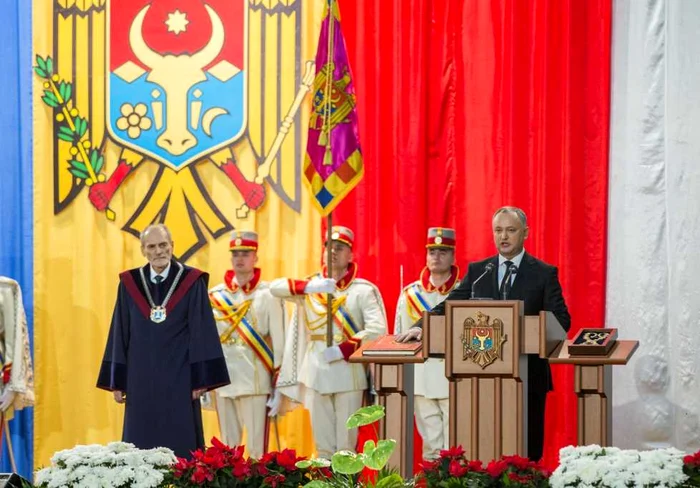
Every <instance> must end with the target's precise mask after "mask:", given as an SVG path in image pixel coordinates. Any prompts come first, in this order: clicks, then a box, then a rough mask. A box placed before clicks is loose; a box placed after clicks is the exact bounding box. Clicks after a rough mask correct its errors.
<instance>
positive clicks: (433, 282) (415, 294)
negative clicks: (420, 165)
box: [394, 227, 459, 460]
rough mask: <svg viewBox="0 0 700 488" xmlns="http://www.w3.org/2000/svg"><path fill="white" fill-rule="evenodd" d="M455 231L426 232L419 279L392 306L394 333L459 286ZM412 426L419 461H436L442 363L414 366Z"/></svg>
mask: <svg viewBox="0 0 700 488" xmlns="http://www.w3.org/2000/svg"><path fill="white" fill-rule="evenodd" d="M455 244H456V241H455V231H454V229H446V228H442V227H431V228H430V229H428V241H427V244H426V246H425V247H426V248H427V253H426V257H425V260H426V266H425V268H423V271H421V274H420V278H419V279H418V280H416V281H414V282H413V283H411V284H409V285H408V286H407V287H405V288H404V289H403V291H402V292H401V295H400V296H399V302H398V304H397V305H396V321H395V322H394V333H395V334H401V333H403V332H406V331H407V330H408V329H409V328H410V327H411V326H412V325H413V324H414V323H416V321H418V320H419V319H420V318H421V317H422V316H423V312H425V311H428V310H431V309H432V308H433V307H434V306H435V305H437V304H438V303H441V302H442V301H444V300H445V299H446V298H447V295H448V294H449V293H450V291H452V289H453V288H455V287H456V286H457V285H459V268H458V267H457V266H455V264H454V262H455V253H454V249H455ZM414 391H415V401H414V408H415V412H416V424H417V426H418V432H420V435H421V437H423V458H424V459H430V460H433V459H437V458H438V457H439V455H440V450H442V449H447V448H448V447H449V446H448V442H449V435H448V428H449V424H450V423H449V416H448V414H449V404H448V397H449V383H448V381H447V378H446V377H445V360H444V359H435V358H431V359H428V360H427V361H426V362H425V363H423V364H416V366H415V390H414Z"/></svg>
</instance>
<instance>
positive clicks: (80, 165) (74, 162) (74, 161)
mask: <svg viewBox="0 0 700 488" xmlns="http://www.w3.org/2000/svg"><path fill="white" fill-rule="evenodd" d="M70 165H71V167H73V168H75V169H77V170H79V171H82V172H84V173H86V174H87V172H88V170H87V166H86V165H85V163H83V162H82V161H78V160H77V159H71V162H70Z"/></svg>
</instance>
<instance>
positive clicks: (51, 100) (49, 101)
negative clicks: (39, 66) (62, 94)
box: [41, 92, 58, 107]
mask: <svg viewBox="0 0 700 488" xmlns="http://www.w3.org/2000/svg"><path fill="white" fill-rule="evenodd" d="M41 99H42V100H43V101H44V103H45V104H46V105H48V106H49V107H58V100H56V97H55V96H54V94H53V93H50V92H46V95H44V96H43V97H41Z"/></svg>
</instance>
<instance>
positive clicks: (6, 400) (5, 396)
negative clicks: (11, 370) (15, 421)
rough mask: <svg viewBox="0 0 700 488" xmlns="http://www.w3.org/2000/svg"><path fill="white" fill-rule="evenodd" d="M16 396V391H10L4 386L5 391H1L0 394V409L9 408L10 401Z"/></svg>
mask: <svg viewBox="0 0 700 488" xmlns="http://www.w3.org/2000/svg"><path fill="white" fill-rule="evenodd" d="M16 396H17V393H16V392H14V391H10V390H9V389H8V388H5V391H3V392H2V395H0V411H1V412H4V411H6V410H7V409H8V408H10V407H11V406H12V403H13V402H14V401H15V397H16Z"/></svg>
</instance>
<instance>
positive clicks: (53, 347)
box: [34, 0, 323, 467]
mask: <svg viewBox="0 0 700 488" xmlns="http://www.w3.org/2000/svg"><path fill="white" fill-rule="evenodd" d="M298 1H299V2H300V6H301V10H300V11H298V12H297V13H296V14H295V15H300V16H301V19H300V20H299V24H300V25H301V35H300V36H295V33H296V32H297V31H298V29H297V28H296V27H295V26H296V25H299V24H295V22H296V20H295V18H293V17H284V19H283V20H282V21H280V22H269V19H267V20H268V21H267V22H266V23H265V25H266V29H265V30H263V29H261V27H260V26H261V24H262V23H263V21H264V20H265V19H263V18H262V17H263V16H265V15H268V14H265V13H264V12H263V11H262V10H260V6H261V5H262V6H266V7H269V8H271V9H274V7H275V5H276V4H277V3H278V2H277V1H274V0H273V1H271V2H259V1H257V0H250V2H251V10H250V13H249V28H250V39H249V42H250V50H249V53H250V64H249V66H251V74H250V77H249V81H250V97H251V98H250V100H254V98H255V97H258V99H259V97H260V96H261V95H262V94H261V90H262V91H264V92H265V93H264V95H265V98H266V100H267V99H268V97H269V100H273V99H274V100H275V103H279V104H280V108H279V110H278V108H277V107H276V106H272V104H271V103H266V107H267V108H270V109H271V111H270V112H268V113H265V114H263V113H260V111H259V105H258V109H257V110H256V105H255V103H254V102H250V101H249V104H250V110H249V113H248V117H249V120H248V124H249V135H248V136H247V137H244V138H243V139H241V140H239V141H236V142H235V143H233V144H231V146H229V147H226V148H224V149H223V150H221V151H219V153H217V154H214V155H208V159H203V160H201V161H198V162H197V163H196V164H195V165H194V168H195V170H196V175H194V176H193V173H192V172H190V170H189V169H185V170H181V171H180V172H178V173H175V172H174V171H172V170H170V169H164V168H165V167H164V166H163V165H161V164H160V163H157V162H154V161H150V160H147V159H144V158H143V157H142V156H141V155H139V154H138V153H136V152H132V151H129V150H125V148H123V147H120V146H119V145H118V144H116V143H115V142H113V141H111V140H110V139H109V138H108V136H107V135H106V131H105V127H104V117H105V109H104V107H105V104H104V100H105V89H104V85H105V84H104V81H105V65H106V63H105V61H104V52H105V45H104V39H105V36H104V33H105V24H106V16H105V9H104V7H105V1H104V0H93V2H89V1H88V2H75V1H73V2H71V1H70V0H61V1H58V2H50V1H48V0H46V1H42V2H36V4H35V8H34V33H35V34H34V51H35V53H36V54H37V55H40V56H42V57H46V56H47V55H51V56H52V57H55V58H57V59H56V61H55V62H56V66H57V71H58V75H59V78H60V79H61V80H66V81H69V82H72V83H73V84H74V85H73V86H74V90H75V91H74V95H73V98H72V101H71V104H70V106H69V109H70V108H75V109H77V110H78V111H79V113H80V115H81V116H83V117H85V118H88V119H89V124H90V129H89V131H88V133H87V134H86V136H85V138H84V140H89V141H90V143H91V146H92V147H100V148H103V149H102V150H103V154H104V157H105V167H104V169H103V170H102V172H103V173H104V175H105V176H106V177H107V178H109V176H110V175H111V173H112V172H113V171H114V169H115V167H116V166H117V163H118V161H119V160H120V159H122V160H127V161H129V162H130V164H131V165H132V166H133V170H132V172H131V173H130V175H129V176H128V178H127V179H126V180H125V182H124V183H123V184H122V185H121V186H120V188H119V189H118V190H117V192H116V193H115V195H114V197H113V199H112V200H111V202H110V206H109V207H110V211H111V212H114V220H109V219H108V218H107V214H106V213H105V212H101V211H97V210H96V209H95V207H94V206H93V205H92V204H91V203H90V201H89V199H88V191H89V188H88V187H87V185H83V184H80V181H79V180H78V179H76V178H73V177H72V176H71V175H70V174H69V173H68V161H69V159H70V149H71V145H70V143H66V142H63V141H60V142H59V141H58V139H57V138H56V134H55V132H54V131H55V124H54V120H55V119H54V117H55V115H56V112H54V110H52V109H50V108H49V107H47V106H46V105H45V104H44V103H43V102H42V101H41V99H40V94H41V93H42V91H43V90H44V88H45V86H44V85H43V80H41V79H39V78H38V77H37V78H36V79H35V87H34V88H35V91H34V92H35V94H36V97H35V100H34V104H35V112H34V131H35V132H34V134H35V143H34V168H35V171H34V180H35V199H36V200H35V211H34V215H35V222H34V225H35V234H34V239H35V256H34V263H35V264H34V269H35V273H36V276H35V281H34V283H35V289H34V296H35V310H34V317H35V325H34V330H35V354H36V391H37V403H36V409H35V428H34V433H35V434H34V435H35V439H34V446H35V464H36V466H37V467H39V466H44V465H47V464H48V462H49V458H50V457H51V455H52V454H53V453H54V452H55V451H57V450H59V449H65V448H70V447H72V446H74V445H76V444H85V443H105V442H109V441H113V440H118V439H120V437H121V427H122V419H123V408H122V407H121V406H119V405H117V404H115V402H114V400H113V399H112V395H110V394H109V393H107V392H104V391H101V390H98V389H97V388H95V381H96V378H97V373H98V370H99V366H100V361H101V358H102V354H103V350H104V345H105V341H106V336H107V331H108V328H109V322H110V317H111V313H112V309H113V306H114V302H115V297H116V290H117V284H118V276H117V275H118V273H119V272H120V271H122V270H124V269H127V268H132V267H136V266H139V265H142V264H143V263H144V259H143V257H142V256H141V253H140V249H139V241H138V239H137V238H136V237H135V236H133V235H131V234H129V233H127V232H125V231H124V230H123V227H125V226H127V224H129V219H130V218H131V217H132V216H133V215H134V214H135V213H138V209H139V208H140V209H142V212H141V214H140V215H138V216H137V218H136V219H135V220H134V222H132V223H131V224H129V225H131V227H132V228H137V229H138V227H139V226H141V227H143V226H144V225H146V224H148V223H150V222H151V221H153V220H154V219H158V218H159V217H161V216H162V215H161V214H159V213H158V212H160V211H161V209H162V204H163V202H167V204H168V205H167V210H165V214H163V215H164V217H165V222H166V223H167V224H168V225H169V226H170V227H171V229H172V230H173V234H174V241H175V250H176V254H177V253H178V252H183V250H185V249H191V248H192V247H193V245H194V244H196V241H197V239H199V238H200V236H201V238H202V239H204V240H205V241H206V242H203V243H202V245H201V246H200V249H199V250H197V251H196V252H194V254H193V255H192V256H191V257H190V258H189V259H188V261H187V263H188V264H190V265H192V266H195V267H198V268H201V269H203V270H205V271H207V272H209V273H210V275H211V284H212V285H213V284H215V283H217V282H220V281H222V279H223V273H224V271H225V270H226V269H227V267H229V265H230V261H229V252H228V249H227V246H228V240H229V239H228V233H224V234H223V235H221V236H219V237H218V238H217V239H214V238H213V237H212V233H211V232H210V231H216V230H218V229H221V228H222V226H223V225H224V223H223V219H225V220H226V221H228V222H230V223H231V224H232V225H233V227H234V228H240V229H243V228H247V229H254V230H256V231H257V232H258V233H259V234H260V238H261V245H260V251H259V265H260V267H261V268H262V270H263V278H264V279H266V280H270V279H273V278H275V277H279V276H305V275H307V274H309V273H311V272H312V271H313V270H315V269H317V268H318V264H319V262H320V252H321V242H320V232H319V229H320V225H319V217H318V216H317V214H316V212H315V211H314V210H313V208H312V206H311V205H310V203H309V201H308V198H307V195H306V194H305V192H304V194H303V195H301V197H300V198H301V213H298V212H296V211H294V210H293V209H292V208H290V206H289V205H288V204H287V203H285V201H284V200H283V199H282V198H280V197H279V196H278V195H277V194H276V193H275V192H274V191H273V190H272V188H271V187H270V185H269V184H268V183H266V184H265V189H266V194H267V197H266V201H265V203H264V204H263V206H262V207H261V209H259V210H258V211H257V212H250V213H249V214H248V216H247V217H246V218H239V214H238V213H237V209H239V208H240V207H241V206H242V204H243V199H242V197H241V195H240V193H239V192H238V191H237V190H236V189H235V187H234V186H233V185H232V184H231V182H230V181H229V180H228V179H227V177H226V175H225V174H224V173H223V172H222V171H220V170H219V168H218V166H219V165H220V164H222V163H223V162H225V161H226V160H227V159H230V158H231V157H233V158H235V160H236V161H237V163H238V165H239V167H240V168H241V169H242V171H243V173H244V174H245V176H246V178H247V179H248V180H252V179H253V178H254V177H255V176H256V171H257V167H258V163H259V162H260V160H256V159H255V156H254V155H255V154H257V155H260V154H263V156H264V154H265V152H266V151H267V150H268V149H269V146H270V144H271V141H272V139H273V138H274V135H275V134H276V133H277V130H278V128H279V126H280V123H281V120H280V118H279V115H278V114H283V115H284V114H285V113H286V110H288V108H289V106H290V105H291V102H292V100H293V99H294V97H295V95H296V92H297V89H298V85H297V84H296V82H295V80H294V73H295V69H297V66H300V67H301V66H302V65H303V63H304V62H305V61H308V60H313V58H314V54H315V47H316V46H315V44H316V40H317V36H318V29H319V26H320V19H321V15H322V7H323V2H322V1H320V0H318V1H312V0H308V1H303V2H302V1H301V0H298ZM279 3H283V4H284V5H293V4H295V3H296V2H295V1H289V0H285V1H282V0H279ZM253 6H257V7H256V9H257V10H256V9H254V8H253ZM269 15H271V14H269ZM54 42H55V43H56V44H54ZM295 42H301V46H300V47H301V50H300V52H301V59H295V58H294V56H293V55H289V54H290V53H292V54H293V53H294V50H290V46H291V47H293V46H294V43H295ZM265 43H267V44H265ZM270 43H275V44H277V43H280V45H281V46H282V47H283V49H282V50H280V51H279V52H282V53H284V52H287V51H289V52H288V53H287V55H285V56H281V57H280V59H272V56H271V54H270V53H277V52H278V50H277V49H272V48H271V47H270V46H271V44H270ZM263 44H265V45H263ZM262 51H264V52H265V53H266V57H265V58H264V59H265V60H266V61H265V66H262V64H261V63H259V62H257V61H256V60H258V61H259V59H260V53H261V52H262ZM256 52H257V53H258V55H257V56H255V53H256ZM256 62H257V66H256V65H255V63H256ZM277 92H279V94H280V95H279V97H277V95H276V93H277ZM278 101H279V102H278ZM308 112H309V99H308V97H307V99H306V100H305V102H304V104H303V105H302V107H301V109H300V113H301V114H302V117H301V123H300V124H298V125H294V126H293V127H292V130H291V131H290V133H289V135H288V136H287V139H286V140H285V142H284V144H283V145H282V148H281V152H280V158H279V159H278V160H277V161H276V162H275V163H274V164H273V165H272V168H271V177H272V179H273V180H274V181H275V182H276V183H277V184H278V185H279V186H280V187H281V188H283V189H284V192H285V194H286V195H287V196H288V197H289V198H290V199H292V200H293V199H294V198H297V197H299V195H298V194H297V192H301V191H302V190H301V188H302V187H303V185H301V183H300V180H299V178H300V174H299V171H297V170H295V167H297V168H300V166H301V165H300V163H299V161H300V158H302V157H303V154H300V153H303V150H304V148H305V137H304V134H305V128H306V124H307V120H308V117H307V114H308ZM297 134H301V137H302V139H301V143H300V144H295V141H294V139H293V138H294V137H296V135H297ZM261 141H267V142H265V143H264V144H265V147H263V146H262V144H263V143H262V142H261ZM295 161H296V164H297V166H295ZM161 172H162V174H161ZM159 174H160V179H159V180H158V183H157V184H156V183H155V181H156V179H157V176H158V175H159ZM197 179H198V180H199V181H198V182H197V181H196V180H197ZM198 185H199V186H198ZM204 197H208V200H207V198H204ZM159 198H160V199H163V200H162V201H159V200H158V199H159ZM186 200H187V201H188V202H189V203H187V204H186V203H185V201H186ZM154 209H155V210H154ZM214 210H216V211H218V212H220V214H219V215H218V216H217V213H216V211H214ZM154 212H155V213H154ZM193 213H196V216H193ZM222 216H223V219H222V218H221V217H222ZM196 228H199V230H200V233H199V234H198V233H197V232H195V229H196ZM205 430H206V436H207V440H208V439H209V438H210V437H211V436H214V435H218V426H217V419H216V415H215V414H214V413H213V412H205ZM279 434H280V443H281V444H282V446H281V447H289V448H295V449H297V450H298V451H299V452H300V453H301V454H304V455H311V454H312V451H313V442H312V439H311V435H310V424H309V420H308V415H307V413H306V411H304V410H303V409H297V410H296V411H294V412H291V413H290V414H288V415H287V416H286V417H284V418H282V419H281V420H280V422H279ZM271 439H272V440H273V445H272V446H271V447H273V448H274V447H277V446H275V445H274V444H275V442H274V439H275V436H274V435H272V436H271Z"/></svg>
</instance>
